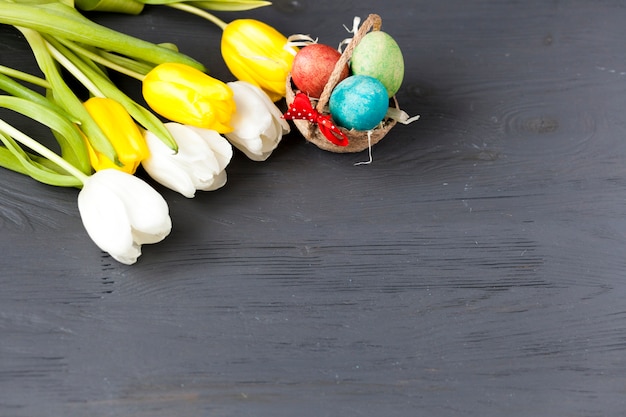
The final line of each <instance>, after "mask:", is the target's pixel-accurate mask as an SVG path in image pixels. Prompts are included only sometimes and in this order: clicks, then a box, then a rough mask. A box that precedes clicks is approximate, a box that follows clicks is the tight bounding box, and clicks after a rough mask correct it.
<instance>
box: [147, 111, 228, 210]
mask: <svg viewBox="0 0 626 417" xmlns="http://www.w3.org/2000/svg"><path fill="white" fill-rule="evenodd" d="M165 127H166V128H167V130H169V131H170V133H171V134H172V136H173V137H174V139H175V140H176V143H177V144H178V152H175V151H173V150H172V149H170V148H169V147H168V146H166V145H165V144H164V143H163V142H162V141H161V140H160V139H159V138H158V137H157V136H156V135H155V134H153V133H152V132H149V131H146V132H145V133H144V137H145V138H146V142H147V144H148V148H149V149H150V156H149V157H148V158H146V159H144V160H143V161H142V165H143V167H144V169H145V170H146V172H147V173H148V174H149V175H150V176H151V177H152V178H153V179H154V180H156V181H157V182H159V183H160V184H162V185H164V186H166V187H168V188H170V189H172V190H174V191H177V192H179V193H181V194H182V195H184V196H185V197H188V198H192V197H193V196H194V195H195V193H196V190H202V191H211V190H216V189H218V188H220V187H222V186H223V185H224V184H226V171H225V169H226V166H227V165H228V163H229V162H230V160H231V158H232V156H233V148H232V146H231V145H230V143H228V141H227V140H226V139H224V138H223V137H222V136H220V134H219V133H217V132H216V131H214V130H208V129H202V128H199V127H194V126H188V125H182V124H180V123H174V122H170V123H166V124H165Z"/></svg>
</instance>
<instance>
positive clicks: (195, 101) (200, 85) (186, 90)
mask: <svg viewBox="0 0 626 417" xmlns="http://www.w3.org/2000/svg"><path fill="white" fill-rule="evenodd" d="M142 92H143V97H144V99H145V100H146V103H148V105H149V106H150V107H151V108H152V110H154V111H155V112H157V113H158V114H160V115H161V116H163V117H165V118H167V119H169V120H171V121H173V122H178V123H181V124H186V125H191V126H196V127H201V128H204V129H210V130H215V131H217V132H219V133H227V132H230V131H232V128H231V126H230V118H231V116H232V114H233V112H234V111H235V100H234V99H233V92H232V91H231V90H230V88H229V87H228V86H227V85H226V84H225V83H223V82H222V81H220V80H217V79H215V78H213V77H211V76H209V75H207V74H206V73H204V72H202V71H199V70H197V69H195V68H193V67H190V66H188V65H184V64H177V63H165V64H160V65H157V66H156V67H154V68H153V69H152V70H151V71H150V72H149V73H148V74H146V77H145V78H144V79H143V87H142Z"/></svg>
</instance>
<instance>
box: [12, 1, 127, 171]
mask: <svg viewBox="0 0 626 417" xmlns="http://www.w3.org/2000/svg"><path fill="white" fill-rule="evenodd" d="M0 4H2V3H0ZM20 31H21V32H22V33H23V34H24V37H25V38H26V40H27V41H28V43H29V44H30V46H31V49H32V50H33V53H34V55H35V59H36V61H37V64H38V65H39V68H40V69H41V71H42V72H43V73H44V75H45V76H46V79H47V80H48V82H49V83H50V86H51V90H52V95H53V97H54V100H55V101H56V102H57V103H58V104H59V105H61V106H63V107H64V108H65V109H66V110H67V111H68V112H69V113H71V114H72V115H74V116H75V117H76V119H78V120H79V121H80V128H81V130H82V131H83V132H85V134H86V135H87V138H88V140H89V143H90V144H91V146H92V147H93V148H94V149H96V150H97V151H99V152H100V153H102V154H103V155H106V156H107V158H109V159H110V160H112V161H116V162H118V158H117V155H116V152H115V149H114V148H113V145H111V143H110V142H109V140H108V139H107V137H106V136H105V134H104V133H103V132H102V129H100V127H99V126H98V125H97V124H96V122H95V121H94V120H93V118H92V117H91V116H90V115H89V112H87V110H86V109H85V107H84V106H83V103H82V101H81V100H80V99H79V98H78V97H76V95H75V94H74V92H73V91H72V89H71V88H70V87H69V86H68V85H67V84H66V83H65V81H64V80H63V77H62V76H61V73H60V71H59V68H58V67H57V65H56V62H55V61H54V59H53V58H52V56H51V55H50V53H49V51H48V48H47V46H46V42H45V40H44V39H43V37H42V35H41V34H39V33H37V32H35V31H33V30H30V29H25V28H20ZM79 162H81V164H82V165H81V166H80V167H79V169H80V170H81V171H83V172H85V173H87V172H90V170H91V167H90V165H89V160H86V161H79Z"/></svg>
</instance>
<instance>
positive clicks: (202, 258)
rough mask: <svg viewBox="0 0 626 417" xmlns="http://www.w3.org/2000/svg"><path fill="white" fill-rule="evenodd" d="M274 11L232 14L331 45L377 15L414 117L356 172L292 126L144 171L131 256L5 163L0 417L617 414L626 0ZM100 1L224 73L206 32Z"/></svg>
mask: <svg viewBox="0 0 626 417" xmlns="http://www.w3.org/2000/svg"><path fill="white" fill-rule="evenodd" d="M274 3H275V4H274V6H273V7H272V8H266V9H262V10H256V11H254V12H247V13H246V16H251V17H255V18H259V19H261V20H264V21H266V22H268V23H270V24H272V25H274V26H275V27H277V28H279V29H280V30H281V31H282V32H283V33H286V34H290V33H310V34H312V35H313V36H319V37H320V41H323V42H327V43H330V44H333V43H335V42H336V41H338V40H340V39H343V38H344V37H346V36H347V34H346V32H345V31H344V29H343V27H342V25H343V24H346V25H350V24H351V21H352V18H353V16H355V15H361V16H365V15H367V14H368V13H371V12H377V13H379V14H381V16H382V17H383V30H386V31H387V32H388V33H390V34H391V35H392V36H394V38H395V39H396V40H397V42H398V43H399V45H400V46H401V48H402V50H403V52H404V55H405V60H406V69H407V72H406V77H405V82H404V84H403V87H402V89H401V90H400V92H399V93H398V99H399V101H400V103H401V104H402V107H403V108H404V109H405V110H406V111H407V112H408V113H409V114H411V115H414V114H420V115H421V116H422V118H421V119H420V120H419V121H418V122H415V123H414V124H412V125H410V126H397V127H396V128H394V130H393V131H392V133H391V134H390V135H389V136H388V137H386V138H385V139H384V140H383V141H382V142H380V143H379V144H377V145H376V146H375V147H374V149H373V163H372V164H370V165H361V166H354V163H356V162H360V161H363V160H366V159H367V153H366V152H364V153H361V154H355V155H337V154H331V153H327V152H323V151H321V150H319V149H317V148H315V147H314V146H312V145H310V144H307V143H305V141H304V140H303V139H302V138H301V137H299V136H298V134H297V133H292V134H290V135H289V136H288V137H287V138H285V140H284V141H283V143H282V144H281V146H280V148H279V149H278V150H277V151H276V152H275V153H274V154H273V155H272V157H271V158H270V159H269V160H268V161H266V162H264V163H255V162H251V161H248V160H246V159H245V158H244V157H243V156H242V155H241V154H237V155H236V156H235V158H234V160H233V162H232V164H231V165H230V166H229V168H228V170H227V171H228V176H229V179H228V184H227V186H226V187H225V188H223V189H221V190H219V191H215V192H210V193H201V194H199V195H198V196H197V197H196V198H195V199H193V200H188V199H185V198H184V197H181V196H177V195H175V194H174V193H172V192H169V191H167V190H163V189H159V190H160V191H162V193H163V195H164V196H165V197H166V199H167V201H168V202H169V204H170V210H171V215H172V219H173V222H174V229H173V232H172V234H171V235H170V236H169V237H168V238H167V239H166V240H165V241H164V242H162V243H160V244H158V245H153V246H146V247H144V254H143V255H142V257H141V258H140V261H139V262H138V263H137V264H136V265H134V266H132V267H127V266H123V265H120V264H117V263H116V262H115V261H113V260H111V259H110V258H109V257H108V256H106V255H105V254H102V253H100V252H99V251H98V250H97V248H95V246H94V245H93V244H92V243H91V241H90V240H89V238H88V237H87V235H86V233H85V232H84V230H83V228H82V225H81V223H80V217H79V215H78V211H77V208H76V191H75V190H65V189H63V190H59V189H55V188H52V187H46V186H43V185H40V184H37V183H35V182H33V181H31V180H29V179H28V178H24V177H22V176H19V175H17V174H13V173H11V172H6V171H3V172H0V251H1V253H2V258H1V259H2V272H1V273H0V284H1V287H2V291H1V292H0V334H1V337H0V415H2V416H7V417H23V416H24V417H25V416H48V415H55V416H56V415H59V416H60V415H62V416H85V415H89V416H125V417H126V416H150V417H155V416H173V415H176V416H204V415H207V416H209V415H210V416H220V417H221V416H224V417H230V416H233V417H235V416H236V417H246V416H274V417H287V416H289V417H291V416H294V415H298V416H304V417H308V416H311V417H313V416H315V417H320V416H339V415H342V416H382V415H384V416H390V417H395V416H402V417H404V416H407V417H408V416H442V417H448V416H450V417H452V416H464V417H465V416H467V417H473V416H476V417H485V416H493V417H501V416H505V415H506V416H519V417H525V416H544V415H551V416H552V415H553V416H567V417H595V416H602V417H605V416H609V417H612V416H616V417H617V416H623V415H624V412H626V337H625V335H626V304H625V301H624V300H625V299H626V285H625V284H624V280H625V278H626V277H625V271H626V261H625V260H624V250H625V249H626V245H625V243H626V220H624V219H625V218H626V216H625V215H626V208H625V207H626V206H625V201H626V171H625V168H624V167H625V162H626V141H625V140H624V138H625V137H626V114H625V113H624V107H625V106H624V105H625V104H626V99H625V97H626V94H625V93H626V64H625V63H624V59H623V56H624V54H625V53H626V50H625V48H626V47H625V46H624V39H625V38H626V26H624V24H623V22H624V20H625V19H626V8H625V7H624V5H623V4H622V2H619V1H610V0H605V1H598V2H583V1H571V2H562V1H549V2H546V1H526V2H513V1H510V2H499V1H494V0H479V1H472V2H466V1H459V0H445V1H440V2H425V1H417V2H411V3H410V4H409V3H408V2H405V1H400V0H389V1H387V2H385V8H384V10H380V7H381V6H380V4H378V3H377V2H374V1H368V0H365V1H358V2H356V1H337V0H335V1H332V2H331V1H326V0H322V1H319V2H316V3H315V5H313V3H308V2H293V1H276V2H274ZM222 16H223V17H224V18H225V19H226V20H230V19H233V18H238V17H241V14H236V13H232V14H228V13H226V14H223V15H222ZM94 18H96V19H97V20H98V21H100V22H103V23H105V24H107V25H110V26H112V27H116V28H118V29H120V30H124V31H126V32H128V33H132V34H134V35H136V36H140V37H143V38H146V39H150V40H153V41H156V42H164V41H173V42H176V43H178V44H179V46H180V49H181V50H183V51H185V52H188V53H190V54H191V55H193V56H195V57H196V58H198V59H200V60H201V61H203V62H206V63H207V64H208V65H209V68H210V70H211V73H212V75H214V76H216V77H218V78H221V79H224V80H229V77H230V75H229V74H228V72H227V70H226V69H225V67H224V65H223V63H222V62H221V58H220V57H219V50H218V49H217V45H218V42H219V36H220V33H219V31H218V30H217V28H215V27H212V26H211V25H210V24H205V23H202V22H200V21H198V20H196V19H194V18H191V17H189V16H186V15H184V14H183V13H180V12H177V11H164V10H162V9H156V8H148V9H147V10H146V12H145V13H144V14H142V15H141V16H138V17H120V16H110V15H94ZM0 36H1V37H2V39H3V42H2V43H1V44H0V45H1V46H0V62H1V63H2V64H5V65H14V66H20V67H24V68H30V69H33V68H34V66H33V63H32V62H31V61H29V52H28V51H27V50H26V46H25V44H24V43H23V40H22V39H21V38H20V37H19V36H18V35H17V34H16V33H15V32H14V31H12V30H11V29H10V28H0ZM5 40H6V41H5ZM119 81H120V82H121V83H123V85H124V86H126V87H128V88H129V89H130V90H131V91H132V89H137V85H136V84H135V83H133V82H132V81H129V80H126V79H124V78H123V77H120V78H119ZM24 127H25V128H28V129H34V131H36V132H43V130H41V129H40V128H39V127H37V126H31V125H26V126H24Z"/></svg>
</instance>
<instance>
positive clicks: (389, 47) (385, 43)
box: [350, 31, 404, 97]
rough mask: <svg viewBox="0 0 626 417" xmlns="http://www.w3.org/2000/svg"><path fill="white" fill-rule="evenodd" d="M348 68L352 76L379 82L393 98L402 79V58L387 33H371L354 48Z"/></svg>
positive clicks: (396, 45) (394, 42)
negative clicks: (368, 77)
mask: <svg viewBox="0 0 626 417" xmlns="http://www.w3.org/2000/svg"><path fill="white" fill-rule="evenodd" d="M350 67H351V69H352V73H353V74H357V75H369V76H370V77H374V78H376V79H378V81H380V82H381V83H382V84H383V85H384V86H385V88H386V89H387V93H388V95H389V97H393V96H394V95H395V94H396V93H397V92H398V90H399V89H400V85H401V84H402V80H403V78H404V58H403V57H402V51H401V50H400V47H399V46H398V44H397V43H396V41H395V40H394V39H393V38H392V37H391V36H389V35H388V34H387V33H385V32H382V31H372V32H369V33H368V34H366V35H365V36H364V37H363V38H362V39H361V42H359V44H358V45H357V46H356V47H355V48H354V51H353V52H352V59H351V61H350Z"/></svg>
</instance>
